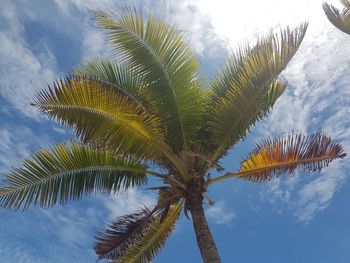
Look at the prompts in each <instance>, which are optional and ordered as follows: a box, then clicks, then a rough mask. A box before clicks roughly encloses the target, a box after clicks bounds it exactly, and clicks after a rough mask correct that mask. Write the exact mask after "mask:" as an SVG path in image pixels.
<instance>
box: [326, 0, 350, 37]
mask: <svg viewBox="0 0 350 263" xmlns="http://www.w3.org/2000/svg"><path fill="white" fill-rule="evenodd" d="M341 3H342V4H343V5H344V8H343V9H342V10H339V9H337V8H336V7H334V6H332V5H330V4H328V3H324V4H323V10H324V12H325V14H326V16H327V18H328V20H329V21H330V22H331V23H332V24H333V25H334V26H335V27H336V28H338V29H339V30H341V31H343V32H344V33H346V34H349V35H350V1H349V0H341Z"/></svg>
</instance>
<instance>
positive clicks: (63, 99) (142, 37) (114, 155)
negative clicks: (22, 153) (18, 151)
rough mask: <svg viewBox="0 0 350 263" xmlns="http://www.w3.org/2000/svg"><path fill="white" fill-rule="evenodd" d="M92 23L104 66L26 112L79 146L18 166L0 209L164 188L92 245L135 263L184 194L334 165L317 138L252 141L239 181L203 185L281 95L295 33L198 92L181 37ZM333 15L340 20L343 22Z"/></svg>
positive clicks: (100, 17) (89, 67) (55, 89)
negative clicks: (102, 45) (102, 34)
mask: <svg viewBox="0 0 350 263" xmlns="http://www.w3.org/2000/svg"><path fill="white" fill-rule="evenodd" d="M347 1H348V0H343V2H344V3H348V2H347ZM330 10H333V9H332V8H331V9H330ZM333 13H335V11H334V10H333ZM94 15H95V17H96V21H97V23H98V25H99V27H100V28H102V29H103V30H105V31H106V32H107V36H108V40H109V42H110V44H111V46H112V48H113V50H114V51H115V52H116V57H115V60H113V61H109V60H103V59H95V60H91V61H88V62H86V63H84V64H83V65H82V66H81V67H77V68H76V69H75V71H74V73H73V75H72V76H69V77H67V78H65V79H61V80H59V81H57V82H56V83H54V84H53V85H51V86H49V88H48V89H47V90H43V91H41V92H39V93H38V94H37V96H36V99H35V103H34V104H35V105H36V107H37V108H38V109H39V110H40V111H41V112H43V113H45V114H46V115H47V116H48V117H49V118H52V119H54V120H57V121H58V122H59V123H60V124H62V125H63V126H65V127H68V128H72V129H73V130H74V131H75V133H76V136H77V138H78V139H79V140H80V141H82V143H84V144H85V145H84V144H78V143H74V142H69V143H67V144H59V145H57V146H54V147H51V148H50V149H49V150H44V149H43V150H40V151H39V152H38V153H36V154H33V155H32V156H31V157H30V158H28V159H26V160H24V161H23V163H22V168H13V169H12V170H11V171H10V172H8V173H6V174H5V180H4V181H3V182H2V183H1V185H0V206H3V207H15V208H27V207H29V206H30V205H31V204H39V205H40V206H43V207H48V206H52V205H54V204H56V203H60V204H64V203H66V202H67V201H69V200H75V199H78V198H81V197H82V196H84V195H90V194H91V193H101V192H102V193H108V194H110V193H115V192H117V191H119V190H125V189H128V188H130V187H137V186H141V185H144V184H145V183H146V182H147V175H152V176H156V177H158V178H159V179H160V180H161V181H162V182H163V183H164V184H165V185H162V186H159V187H149V188H148V189H150V190H159V200H158V203H157V205H156V206H155V208H154V209H153V210H151V211H150V210H148V209H142V210H140V211H138V212H135V213H132V214H130V215H126V216H122V217H120V218H117V219H116V220H114V221H112V222H111V223H110V225H109V226H108V227H107V228H106V229H105V230H104V231H103V232H101V233H100V234H99V235H98V236H97V237H96V246H95V251H96V254H97V255H98V256H99V258H101V259H102V258H103V259H107V260H110V261H112V262H120V263H121V262H140V263H146V262H149V261H151V260H152V258H153V257H154V256H155V254H156V253H157V252H158V251H159V250H160V249H161V248H162V247H163V246H164V244H165V241H166V239H167V238H168V237H169V235H170V234H171V232H172V230H173V229H174V227H175V222H176V220H177V219H178V217H179V215H180V212H181V210H182V209H183V208H184V204H186V202H187V201H188V199H190V196H191V195H190V193H191V191H192V190H191V189H197V190H198V191H199V192H200V191H202V192H204V191H205V190H206V186H208V185H209V184H210V183H213V182H217V181H220V180H223V179H226V178H228V177H240V178H245V179H248V180H252V181H265V180H269V179H271V178H273V177H275V176H278V175H280V174H282V173H285V172H289V173H292V172H294V171H295V170H296V169H297V168H299V167H300V168H302V169H305V170H308V171H314V170H320V169H321V168H323V167H324V166H326V165H328V163H329V162H331V161H332V160H334V159H336V158H342V157H344V156H345V154H344V153H343V150H342V148H341V146H340V145H339V144H336V143H334V142H332V141H331V140H330V138H329V137H327V136H325V135H324V134H322V133H321V132H318V133H316V134H315V135H312V136H309V137H303V136H301V135H291V136H289V137H287V138H281V139H278V138H276V139H267V140H265V141H263V142H262V143H261V144H260V145H258V147H257V149H256V150H254V151H253V152H252V153H251V154H250V156H249V158H248V159H247V160H245V161H244V162H242V167H241V171H239V172H237V173H230V172H229V173H227V174H226V175H224V176H221V177H217V178H213V179H211V178H210V176H209V171H210V169H212V168H216V169H217V170H223V168H222V167H221V166H220V165H219V164H218V161H219V159H220V158H221V157H223V156H224V155H225V154H226V153H227V152H228V150H229V149H230V148H231V147H232V146H233V145H234V144H236V143H237V142H238V141H239V140H241V139H242V138H244V136H245V135H246V133H247V132H248V131H249V129H250V128H251V127H252V126H253V125H254V124H255V123H256V122H257V121H259V120H260V119H262V118H263V117H264V116H266V115H267V114H268V113H269V111H270V109H271V108H272V107H273V105H274V104H275V102H276V101H277V99H278V98H279V97H280V96H281V95H282V94H283V92H284V90H285V88H286V86H287V82H286V81H284V80H281V79H279V78H278V77H279V75H280V73H281V72H282V71H283V70H284V69H285V67H286V66H287V64H288V63H289V61H290V60H291V59H292V57H293V56H294V54H295V53H296V51H297V50H298V48H299V46H300V45H301V42H302V40H303V38H304V35H305V32H306V30H307V24H306V23H303V24H301V25H300V26H299V27H297V28H296V29H294V30H291V29H290V28H286V29H283V30H281V31H280V33H279V34H270V35H268V36H266V37H264V38H261V39H259V40H258V41H257V43H256V45H254V46H250V45H243V46H241V47H240V48H238V51H237V52H236V53H234V54H233V55H232V56H230V58H229V59H228V61H227V63H226V65H225V66H224V67H223V68H222V69H221V70H220V71H219V73H218V74H217V76H216V77H215V78H214V79H213V80H212V81H210V82H208V85H207V86H205V85H204V83H203V81H202V80H201V78H200V75H201V73H200V70H199V62H198V58H197V57H196V56H195V55H194V53H193V52H192V50H191V48H190V44H189V42H188V40H187V38H186V36H185V34H184V31H180V30H178V29H177V27H176V26H174V25H171V24H168V23H167V22H166V21H165V20H164V19H162V18H159V17H157V16H156V15H154V14H151V15H149V16H148V17H147V18H145V17H143V15H142V14H141V13H140V12H138V11H135V10H128V9H125V10H124V9H123V10H121V11H120V13H118V14H117V16H116V17H114V16H112V15H107V14H106V13H103V12H100V11H97V12H94ZM339 16H340V17H341V19H342V21H343V20H344V19H343V17H344V16H345V13H344V14H343V13H341V14H339ZM344 21H345V20H344ZM346 21H348V20H346ZM149 165H152V167H154V168H156V169H157V170H156V171H161V172H155V171H150V170H149V169H148V168H149V167H148V166H149ZM158 168H160V169H158ZM206 179H207V181H205V180H206ZM195 183H198V184H199V185H195V186H196V187H194V184H195ZM202 192H200V193H199V195H201V194H203V193H202ZM187 203H188V202H187ZM185 207H186V206H185ZM186 211H187V209H186V208H185V212H186Z"/></svg>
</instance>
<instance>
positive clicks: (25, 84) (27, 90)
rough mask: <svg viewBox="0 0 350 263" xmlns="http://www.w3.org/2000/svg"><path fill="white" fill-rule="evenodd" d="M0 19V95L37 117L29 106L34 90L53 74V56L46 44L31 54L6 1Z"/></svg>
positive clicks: (13, 8) (17, 107) (12, 6)
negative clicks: (36, 52)
mask: <svg viewBox="0 0 350 263" xmlns="http://www.w3.org/2000/svg"><path fill="white" fill-rule="evenodd" d="M0 12H1V13H0V22H1V23H3V24H4V25H5V26H6V27H5V29H4V30H1V31H0V42H1V49H0V57H1V60H0V96H2V97H3V98H5V99H6V100H7V101H8V102H10V103H11V104H12V106H13V107H15V108H16V109H17V110H19V111H21V112H22V114H24V115H25V116H28V117H32V118H36V119H37V117H38V112H37V111H36V110H35V109H34V108H33V107H31V106H30V102H31V101H32V98H33V96H34V93H35V92H36V91H38V90H39V89H41V88H42V87H45V86H46V85H47V84H48V83H49V82H51V81H52V80H53V79H54V77H55V76H56V75H57V73H56V72H55V66H56V63H55V58H54V57H53V55H52V53H51V52H50V50H49V49H48V48H47V46H45V45H42V47H41V51H40V52H39V53H38V54H37V55H34V53H33V52H32V51H31V50H30V49H29V46H28V44H27V43H26V41H25V39H24V27H23V25H22V23H21V21H20V20H19V18H18V16H17V10H16V8H15V7H14V5H13V4H12V2H10V1H5V2H3V3H2V8H1V11H0Z"/></svg>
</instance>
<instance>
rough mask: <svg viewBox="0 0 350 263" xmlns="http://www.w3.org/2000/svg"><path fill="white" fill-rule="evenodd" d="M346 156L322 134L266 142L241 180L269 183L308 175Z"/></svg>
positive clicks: (255, 152)
mask: <svg viewBox="0 0 350 263" xmlns="http://www.w3.org/2000/svg"><path fill="white" fill-rule="evenodd" d="M345 156H346V154H345V153H344V151H343V148H342V146H341V145H340V144H338V143H334V142H333V141H332V140H331V138H330V137H328V136H326V135H325V134H324V133H322V132H320V131H318V132H317V133H315V134H313V135H309V136H303V135H301V134H291V135H289V136H287V137H281V138H274V139H265V140H263V141H262V142H261V143H260V144H258V146H257V147H256V149H255V150H253V151H252V153H251V154H250V155H249V157H248V158H247V159H246V160H244V161H243V162H242V164H241V171H240V172H239V174H238V177H239V178H242V179H247V180H250V181H267V180H270V179H271V178H274V177H277V176H280V175H282V174H286V173H287V174H292V173H294V171H295V170H296V169H300V170H302V171H306V172H314V171H321V169H322V168H323V167H325V166H328V164H329V163H330V162H331V161H333V160H335V159H338V158H344V157H345Z"/></svg>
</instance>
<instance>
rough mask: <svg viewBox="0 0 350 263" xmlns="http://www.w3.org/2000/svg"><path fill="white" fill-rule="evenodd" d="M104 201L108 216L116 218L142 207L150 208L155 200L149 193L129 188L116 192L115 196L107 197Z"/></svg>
mask: <svg viewBox="0 0 350 263" xmlns="http://www.w3.org/2000/svg"><path fill="white" fill-rule="evenodd" d="M104 203H105V207H106V209H107V210H108V211H109V213H110V217H111V218H116V217H119V216H122V215H125V214H130V213H133V212H135V211H137V210H138V209H140V208H143V207H147V208H150V209H152V208H153V206H154V205H155V204H156V200H155V198H154V196H152V195H151V194H146V193H142V192H141V191H139V190H136V189H130V190H128V191H125V192H124V193H118V194H117V195H115V196H111V197H109V198H108V199H107V200H105V202H104Z"/></svg>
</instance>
